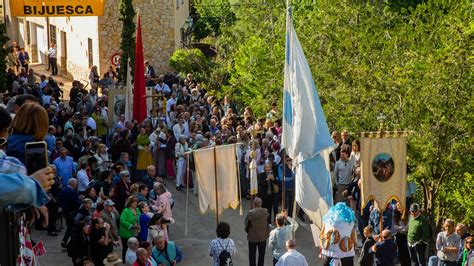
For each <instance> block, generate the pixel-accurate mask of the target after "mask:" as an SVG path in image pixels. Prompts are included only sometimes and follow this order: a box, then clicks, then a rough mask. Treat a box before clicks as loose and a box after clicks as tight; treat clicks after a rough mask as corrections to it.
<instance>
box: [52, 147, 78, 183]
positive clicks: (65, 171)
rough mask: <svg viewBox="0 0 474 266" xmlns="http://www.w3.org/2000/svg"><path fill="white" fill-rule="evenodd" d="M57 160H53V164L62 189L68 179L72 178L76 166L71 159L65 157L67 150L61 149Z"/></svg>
mask: <svg viewBox="0 0 474 266" xmlns="http://www.w3.org/2000/svg"><path fill="white" fill-rule="evenodd" d="M60 154H61V155H60V156H59V158H56V160H54V162H53V164H54V165H56V170H57V173H58V176H59V177H60V178H61V183H62V185H63V187H65V186H67V183H68V181H69V179H71V178H73V175H74V172H75V171H76V166H75V165H74V160H73V159H72V157H70V156H67V149H66V148H61V150H60Z"/></svg>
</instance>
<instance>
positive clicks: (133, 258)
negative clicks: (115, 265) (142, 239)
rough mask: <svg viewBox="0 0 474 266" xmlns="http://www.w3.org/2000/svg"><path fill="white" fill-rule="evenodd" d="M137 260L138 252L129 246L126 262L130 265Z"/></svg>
mask: <svg viewBox="0 0 474 266" xmlns="http://www.w3.org/2000/svg"><path fill="white" fill-rule="evenodd" d="M135 261H137V252H136V251H133V250H131V249H129V248H127V253H125V262H126V263H127V264H129V265H132V264H134V263H135Z"/></svg>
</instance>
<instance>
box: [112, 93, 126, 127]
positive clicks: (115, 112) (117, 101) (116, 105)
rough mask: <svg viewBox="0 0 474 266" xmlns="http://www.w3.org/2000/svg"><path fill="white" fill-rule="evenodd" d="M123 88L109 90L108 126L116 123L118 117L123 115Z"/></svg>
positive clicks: (124, 104)
mask: <svg viewBox="0 0 474 266" xmlns="http://www.w3.org/2000/svg"><path fill="white" fill-rule="evenodd" d="M125 93H126V89H125V87H121V88H113V89H109V121H108V122H109V125H110V126H112V125H113V124H114V123H116V122H117V121H118V119H119V118H120V115H123V114H125V107H126V102H125Z"/></svg>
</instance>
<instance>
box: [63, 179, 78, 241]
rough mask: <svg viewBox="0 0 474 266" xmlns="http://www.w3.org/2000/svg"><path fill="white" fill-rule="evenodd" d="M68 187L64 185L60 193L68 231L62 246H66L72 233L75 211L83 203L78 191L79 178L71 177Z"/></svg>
mask: <svg viewBox="0 0 474 266" xmlns="http://www.w3.org/2000/svg"><path fill="white" fill-rule="evenodd" d="M67 184H68V185H67V187H64V188H63V189H62V190H61V193H60V194H59V202H60V204H61V208H62V209H63V214H64V217H66V226H67V228H66V232H65V233H64V237H63V242H61V246H62V247H63V248H66V246H67V241H68V240H69V237H70V236H71V233H72V226H73V221H74V218H73V217H71V216H72V214H73V213H75V211H77V210H78V209H79V206H80V205H81V200H80V199H79V194H78V193H77V190H76V188H77V179H75V178H70V179H69V180H68V183H67Z"/></svg>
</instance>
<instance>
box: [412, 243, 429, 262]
mask: <svg viewBox="0 0 474 266" xmlns="http://www.w3.org/2000/svg"><path fill="white" fill-rule="evenodd" d="M408 251H409V252H410V259H411V263H412V265H414V266H418V265H421V266H426V260H425V257H426V256H425V255H426V244H418V245H416V246H414V247H410V246H409V247H408Z"/></svg>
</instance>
